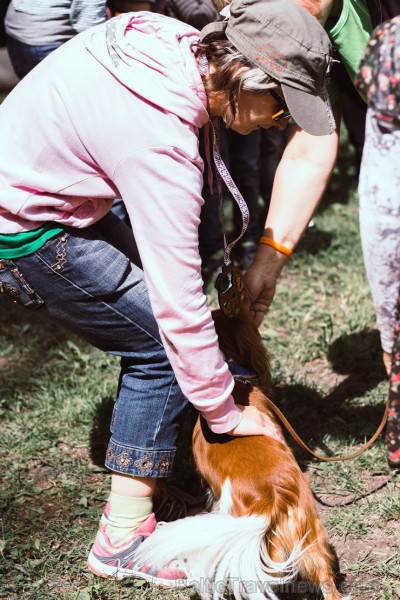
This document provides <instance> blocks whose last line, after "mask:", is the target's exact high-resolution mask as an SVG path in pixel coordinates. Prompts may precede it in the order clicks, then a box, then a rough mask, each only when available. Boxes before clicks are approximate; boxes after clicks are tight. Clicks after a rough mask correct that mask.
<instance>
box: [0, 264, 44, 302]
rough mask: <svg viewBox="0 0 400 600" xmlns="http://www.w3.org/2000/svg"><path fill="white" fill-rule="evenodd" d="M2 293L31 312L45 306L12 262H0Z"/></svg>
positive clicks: (0, 287)
mask: <svg viewBox="0 0 400 600" xmlns="http://www.w3.org/2000/svg"><path fill="white" fill-rule="evenodd" d="M0 293H2V294H5V295H6V296H8V297H9V298H10V300H12V301H13V302H16V303H17V304H21V306H24V307H25V308H29V309H30V310H35V309H36V308H40V307H41V306H43V304H44V301H43V300H42V298H41V297H40V296H39V295H38V294H37V293H36V292H35V290H33V289H32V288H31V286H30V285H29V283H28V282H27V281H26V279H25V277H24V276H23V275H22V273H21V272H20V270H19V269H18V268H17V266H16V265H15V263H14V262H13V261H12V260H0Z"/></svg>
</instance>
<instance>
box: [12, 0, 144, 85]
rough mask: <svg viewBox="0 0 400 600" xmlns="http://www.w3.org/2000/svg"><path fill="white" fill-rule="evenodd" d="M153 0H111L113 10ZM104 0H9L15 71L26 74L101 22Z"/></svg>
mask: <svg viewBox="0 0 400 600" xmlns="http://www.w3.org/2000/svg"><path fill="white" fill-rule="evenodd" d="M154 2H155V0H149V1H148V2H140V1H139V0H137V1H136V0H118V1H117V0H114V1H113V2H112V3H110V4H112V10H113V12H118V13H121V12H129V11H134V10H151V8H152V6H153V5H154ZM107 4H108V3H107V0H48V1H46V2H45V1H43V0H11V2H10V4H9V7H8V10H7V13H6V16H5V21H4V25H5V31H6V42H7V50H8V54H9V56H10V60H11V64H12V65H13V68H14V71H15V73H16V74H17V75H18V77H19V78H20V79H22V78H23V77H25V75H27V73H29V71H31V69H33V68H34V67H35V66H36V65H37V64H39V62H40V61H41V60H43V59H44V58H45V57H46V56H48V55H49V54H50V53H51V52H53V50H56V49H57V48H59V47H60V46H61V45H62V44H64V43H65V42H66V41H68V40H70V39H71V38H72V37H74V36H75V35H76V34H77V33H80V32H81V31H84V30H85V29H88V28H89V27H94V26H95V25H99V24H100V23H103V22H104V21H105V20H106V18H107Z"/></svg>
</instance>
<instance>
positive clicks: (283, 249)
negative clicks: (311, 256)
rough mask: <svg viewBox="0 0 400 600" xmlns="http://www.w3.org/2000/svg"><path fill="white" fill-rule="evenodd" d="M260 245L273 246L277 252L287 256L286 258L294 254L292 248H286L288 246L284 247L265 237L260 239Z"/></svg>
mask: <svg viewBox="0 0 400 600" xmlns="http://www.w3.org/2000/svg"><path fill="white" fill-rule="evenodd" d="M260 244H266V245H267V246H272V248H275V250H278V252H282V254H286V256H292V254H293V250H291V249H290V248H286V246H284V245H283V244H279V242H276V241H275V240H273V239H272V238H269V237H266V236H265V235H263V236H262V238H260Z"/></svg>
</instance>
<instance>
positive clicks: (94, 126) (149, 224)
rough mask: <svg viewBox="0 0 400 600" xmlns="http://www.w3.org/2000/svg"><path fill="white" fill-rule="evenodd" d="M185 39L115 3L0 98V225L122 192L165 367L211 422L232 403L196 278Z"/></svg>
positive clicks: (31, 222)
mask: <svg viewBox="0 0 400 600" xmlns="http://www.w3.org/2000/svg"><path fill="white" fill-rule="evenodd" d="M197 39H198V32H197V31H196V30H195V29H193V28H192V27H190V26H188V25H186V24H184V23H181V22H179V21H177V20H174V19H169V18H167V17H164V16H162V15H157V14H154V13H146V12H141V13H140V12H139V13H131V14H129V13H127V14H123V15H121V16H120V17H117V18H115V19H112V20H111V21H108V23H106V24H103V25H100V26H98V27H95V28H92V29H89V30H87V31H85V32H83V33H81V34H79V35H78V36H76V37H75V38H74V39H72V40H71V41H69V42H67V43H66V44H64V45H63V46H62V47H61V48H59V49H58V50H56V51H55V52H53V53H52V54H51V55H50V56H48V57H47V58H46V59H45V60H44V61H43V62H42V63H40V64H39V65H38V67H36V68H35V69H33V71H31V72H30V73H29V75H28V76H27V77H26V78H24V79H23V80H22V81H21V83H19V84H18V86H17V87H16V88H15V89H14V90H13V91H12V92H11V94H9V96H8V97H7V98H6V100H5V101H4V102H3V104H2V106H1V108H0V139H1V145H0V233H16V232H21V231H28V230H30V229H34V228H37V227H39V226H40V225H42V224H43V223H44V222H46V221H55V222H57V223H61V224H66V225H70V226H73V227H87V226H88V225H90V224H92V223H94V222H96V221H97V220H99V219H100V218H101V217H103V216H104V215H105V214H106V213H107V212H108V211H109V210H110V207H111V205H112V202H113V199H114V198H116V197H122V198H123V199H124V201H125V204H126V207H127V210H128V213H129V217H130V220H131V223H132V228H133V231H134V234H135V238H136V241H137V244H138V247H139V251H140V255H141V259H142V262H143V265H144V271H145V277H146V281H147V284H148V288H149V293H150V299H151V303H152V307H153V311H154V314H155V317H156V319H157V321H158V324H159V328H160V332H161V336H162V339H163V342H164V345H165V348H166V351H167V354H168V357H169V359H170V361H171V364H172V366H173V369H174V371H175V374H176V377H177V379H178V381H179V384H180V386H181V388H182V391H183V393H184V394H185V396H186V397H187V398H188V399H189V401H190V402H192V403H193V404H194V406H195V407H196V408H197V409H198V410H199V411H201V412H202V413H203V415H204V417H205V418H206V419H207V421H208V423H209V425H210V426H211V428H212V430H213V431H215V432H217V433H222V432H226V431H229V430H230V429H232V428H233V427H234V426H235V425H237V424H238V422H239V421H240V415H241V413H240V411H239V409H238V408H237V407H236V406H235V404H234V401H233V398H232V396H231V392H232V389H233V383H234V382H233V378H232V376H231V375H230V373H229V371H228V368H227V365H226V363H225V361H224V359H223V356H222V355H221V352H220V350H219V348H218V343H217V337H216V333H215V329H214V325H213V321H212V318H211V315H210V311H209V308H208V306H207V299H206V297H205V295H204V294H203V291H202V279H201V273H200V265H201V262H200V256H199V251H198V225H199V215H200V208H201V205H202V204H203V200H202V197H201V190H202V185H203V176H202V172H203V162H202V159H201V157H200V155H199V151H198V128H200V127H203V126H204V125H205V124H206V123H207V122H208V120H209V117H208V113H207V110H206V95H205V90H204V87H203V84H202V81H201V78H200V75H199V71H198V69H197V65H196V61H195V59H194V56H193V53H192V51H191V45H192V44H193V42H196V40H197ZM215 201H216V202H217V198H216V200H215Z"/></svg>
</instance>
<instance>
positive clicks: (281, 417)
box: [265, 397, 389, 462]
mask: <svg viewBox="0 0 400 600" xmlns="http://www.w3.org/2000/svg"><path fill="white" fill-rule="evenodd" d="M265 399H266V401H267V405H268V406H269V408H270V409H271V410H272V411H273V412H274V413H275V415H276V416H277V417H278V418H279V420H280V421H281V422H282V424H283V425H284V426H285V427H286V429H287V430H288V432H289V433H290V435H291V436H292V438H293V439H294V440H295V441H296V442H297V443H298V444H299V446H301V447H302V448H303V450H306V451H307V452H309V453H310V454H312V455H313V456H315V458H318V460H324V461H325V462H341V461H345V460H352V459H353V458H356V457H357V456H360V454H362V453H363V452H365V451H366V450H368V448H370V447H371V446H372V444H373V443H374V442H375V440H376V439H377V438H378V437H379V435H380V434H381V432H382V430H383V428H384V427H385V425H386V421H387V417H388V412H389V401H387V402H386V407H385V412H384V414H383V417H382V420H381V422H380V425H379V427H378V429H377V430H376V431H375V433H374V435H373V436H372V437H371V439H369V440H368V442H367V443H366V444H364V445H363V446H361V448H359V449H358V450H356V451H355V452H353V453H352V454H349V455H348V456H331V457H329V456H321V455H320V454H317V453H316V452H314V451H313V450H311V448H309V447H308V446H307V444H306V443H305V442H303V440H302V439H301V437H300V436H299V435H298V434H297V433H296V431H295V430H294V429H293V427H292V426H291V424H290V423H289V421H288V420H287V419H286V417H285V415H284V414H283V413H282V411H281V410H280V409H279V408H278V407H277V406H276V405H275V404H274V403H273V402H272V400H270V399H269V398H267V397H266V398H265Z"/></svg>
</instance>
